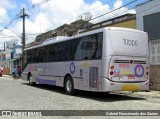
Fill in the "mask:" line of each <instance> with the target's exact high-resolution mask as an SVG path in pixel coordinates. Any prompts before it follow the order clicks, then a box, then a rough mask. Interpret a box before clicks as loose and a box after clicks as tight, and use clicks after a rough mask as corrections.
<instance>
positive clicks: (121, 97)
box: [22, 83, 146, 102]
mask: <svg viewBox="0 0 160 119" xmlns="http://www.w3.org/2000/svg"><path fill="white" fill-rule="evenodd" d="M22 84H23V85H27V86H30V85H29V84H28V83H22ZM31 87H33V86H31ZM34 87H35V88H39V89H43V90H48V91H52V92H55V93H61V94H64V95H66V94H65V92H64V88H62V87H57V86H52V85H45V84H38V85H35V86H34ZM68 96H69V95H68ZM74 96H75V97H80V98H87V99H92V100H96V101H103V102H114V101H128V100H130V101H132V100H146V99H145V98H143V97H138V96H132V95H129V94H110V93H109V94H108V93H105V92H89V91H77V92H76V95H74Z"/></svg>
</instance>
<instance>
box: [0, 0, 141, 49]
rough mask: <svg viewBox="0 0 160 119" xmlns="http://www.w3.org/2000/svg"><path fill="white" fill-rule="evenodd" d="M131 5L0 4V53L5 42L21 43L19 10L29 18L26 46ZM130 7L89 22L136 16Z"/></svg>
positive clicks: (83, 1) (104, 1) (103, 1)
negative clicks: (87, 18)
mask: <svg viewBox="0 0 160 119" xmlns="http://www.w3.org/2000/svg"><path fill="white" fill-rule="evenodd" d="M132 1H134V0H0V46H1V47H0V49H2V48H3V44H4V42H6V41H18V42H19V43H20V42H21V38H20V37H21V34H22V19H21V18H19V16H20V14H21V10H22V8H25V10H26V13H27V14H28V15H29V17H27V18H26V24H25V25H26V29H25V31H26V43H29V42H33V41H34V40H35V37H36V35H37V34H41V33H44V32H47V31H49V30H53V29H55V28H57V27H59V26H61V25H63V24H65V23H67V24H69V23H71V22H74V21H76V20H77V18H79V16H80V15H82V14H84V13H86V12H89V13H91V14H92V18H95V17H97V16H99V15H102V14H104V13H107V12H110V11H112V10H114V9H117V8H119V7H121V6H123V5H125V4H127V3H129V2H132ZM139 1H140V0H139ZM141 1H144V0H141ZM132 6H134V5H131V6H126V7H123V8H122V9H120V10H118V11H115V12H113V13H112V14H108V15H105V16H103V17H100V18H98V19H95V20H93V21H90V22H92V23H97V22H100V21H104V20H107V19H110V18H113V17H116V16H120V15H122V14H125V13H136V11H135V10H134V9H133V10H132ZM14 18H15V19H14ZM5 27H7V28H6V29H4V28H5Z"/></svg>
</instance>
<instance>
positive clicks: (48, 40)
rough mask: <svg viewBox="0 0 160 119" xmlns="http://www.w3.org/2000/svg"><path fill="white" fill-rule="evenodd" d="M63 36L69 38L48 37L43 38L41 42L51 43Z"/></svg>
mask: <svg viewBox="0 0 160 119" xmlns="http://www.w3.org/2000/svg"><path fill="white" fill-rule="evenodd" d="M65 38H69V37H67V36H57V37H53V38H49V39H47V40H45V41H44V42H43V44H48V43H52V42H53V41H57V40H61V39H65Z"/></svg>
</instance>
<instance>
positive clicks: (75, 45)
mask: <svg viewBox="0 0 160 119" xmlns="http://www.w3.org/2000/svg"><path fill="white" fill-rule="evenodd" d="M81 44H82V39H81V38H78V39H74V40H72V41H71V42H70V60H82V50H81Z"/></svg>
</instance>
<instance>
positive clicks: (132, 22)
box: [111, 19, 136, 29]
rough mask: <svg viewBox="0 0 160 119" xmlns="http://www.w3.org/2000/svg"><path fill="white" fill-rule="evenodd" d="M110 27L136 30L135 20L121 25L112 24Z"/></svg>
mask: <svg viewBox="0 0 160 119" xmlns="http://www.w3.org/2000/svg"><path fill="white" fill-rule="evenodd" d="M111 26H112V27H125V28H132V29H136V20H135V19H133V20H129V21H125V22H122V23H117V24H113V25H111Z"/></svg>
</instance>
